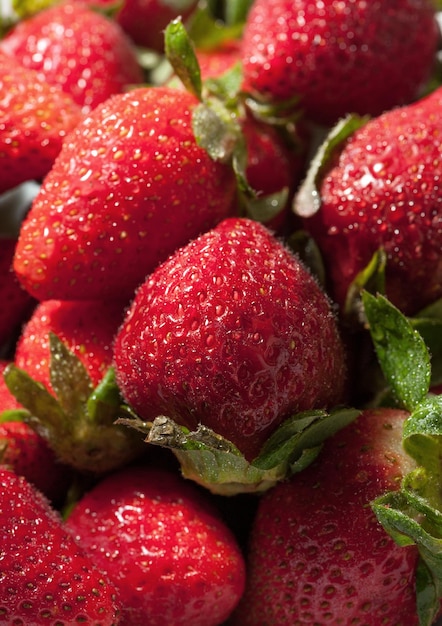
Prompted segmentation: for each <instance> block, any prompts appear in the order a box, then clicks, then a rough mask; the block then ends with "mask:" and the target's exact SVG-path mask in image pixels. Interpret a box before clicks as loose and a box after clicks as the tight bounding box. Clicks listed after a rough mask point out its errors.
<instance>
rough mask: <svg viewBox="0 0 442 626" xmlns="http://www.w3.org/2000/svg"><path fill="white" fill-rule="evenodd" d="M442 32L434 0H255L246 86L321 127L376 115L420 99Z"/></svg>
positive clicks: (246, 37)
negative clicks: (353, 116)
mask: <svg viewBox="0 0 442 626" xmlns="http://www.w3.org/2000/svg"><path fill="white" fill-rule="evenodd" d="M438 39H439V29H438V26H437V23H436V20H435V5H434V3H433V2H432V1H431V0H371V1H370V2H365V1H364V2H362V1H357V2H354V1H353V0H344V1H342V2H317V1H316V0H255V2H254V3H253V4H252V6H251V9H250V11H249V14H248V17H247V21H246V25H245V29H244V33H243V50H242V59H243V67H244V89H245V90H247V91H251V92H252V94H253V95H254V96H256V98H257V99H260V100H264V101H270V102H280V101H284V100H290V99H293V98H297V99H298V101H297V102H296V103H295V105H296V106H298V107H299V108H301V109H302V110H303V112H304V113H305V115H306V116H307V117H308V118H309V119H312V120H314V121H316V122H319V123H321V124H332V123H333V122H335V121H336V120H337V119H338V118H340V117H342V116H343V115H345V114H346V113H359V114H371V115H378V114H380V113H382V112H383V111H384V110H386V109H390V108H392V107H394V106H397V105H402V104H406V103H408V102H411V101H412V100H413V99H414V98H416V97H417V96H418V95H419V93H420V89H421V88H422V86H423V84H424V83H425V81H426V80H428V78H429V77H430V74H431V71H432V68H433V65H434V60H435V54H436V50H437V46H438Z"/></svg>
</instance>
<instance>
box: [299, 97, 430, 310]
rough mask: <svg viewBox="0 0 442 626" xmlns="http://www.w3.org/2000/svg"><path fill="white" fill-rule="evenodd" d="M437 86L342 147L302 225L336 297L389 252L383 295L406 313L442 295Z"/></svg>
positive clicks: (374, 122)
mask: <svg viewBox="0 0 442 626" xmlns="http://www.w3.org/2000/svg"><path fill="white" fill-rule="evenodd" d="M441 106H442V89H438V90H437V91H436V92H434V93H433V94H432V95H431V96H429V97H427V98H426V99H424V100H421V101H420V102H418V103H417V104H414V105H409V106H408V107H403V108H399V109H395V110H392V111H389V112H387V113H385V114H383V115H382V116H379V117H378V118H375V119H372V120H371V121H369V122H368V123H367V124H366V125H365V126H364V127H363V128H361V129H359V130H357V131H356V132H355V133H354V134H353V135H352V136H351V137H350V138H349V139H348V140H347V142H346V144H344V146H343V148H342V150H341V151H340V152H339V153H338V155H337V156H336V158H335V160H334V162H332V163H331V165H330V167H329V168H328V170H327V172H326V174H324V177H323V180H322V181H321V182H320V185H319V192H320V196H321V207H320V209H319V211H318V212H317V213H316V214H315V215H313V217H311V218H307V219H306V220H304V225H305V228H306V229H307V230H308V231H309V232H310V233H311V234H312V235H313V237H314V238H315V240H316V242H317V243H318V245H319V248H320V250H321V252H322V254H323V256H324V259H325V263H326V267H327V271H328V274H329V278H330V289H331V292H332V295H333V298H334V299H335V300H336V301H337V302H338V303H339V304H340V305H341V306H343V304H344V302H345V297H346V293H347V289H348V287H349V285H350V283H351V281H352V280H353V279H354V278H355V277H356V275H357V274H358V272H360V271H361V270H363V269H364V268H365V267H366V265H367V264H368V262H369V261H370V259H371V257H372V255H373V254H374V253H375V252H376V251H377V250H378V249H379V247H381V246H382V247H383V249H384V250H385V252H386V255H387V269H386V293H387V296H388V297H389V299H390V300H391V301H392V302H393V303H394V304H395V305H396V306H398V307H399V308H400V309H401V310H402V311H403V312H404V313H406V314H414V313H416V312H417V311H419V310H420V309H422V308H424V307H425V306H426V305H428V304H430V303H431V302H434V301H435V300H437V299H438V298H440V297H441V296H442V256H441V250H442V221H441V213H442V199H441V195H440V189H439V179H440V175H441V172H442V169H441V166H440V151H441V139H440V123H441V116H440V108H441Z"/></svg>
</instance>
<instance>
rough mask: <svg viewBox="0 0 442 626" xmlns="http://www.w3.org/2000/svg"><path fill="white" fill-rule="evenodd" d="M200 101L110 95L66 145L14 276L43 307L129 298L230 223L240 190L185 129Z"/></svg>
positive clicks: (147, 91)
mask: <svg viewBox="0 0 442 626" xmlns="http://www.w3.org/2000/svg"><path fill="white" fill-rule="evenodd" d="M196 103H197V100H196V98H195V97H194V96H192V95H191V94H189V93H187V92H184V91H180V90H177V89H170V88H162V87H157V88H154V87H151V88H149V87H146V88H139V89H135V90H133V91H131V92H129V93H126V94H120V95H115V96H113V97H112V98H110V99H109V100H108V101H107V102H106V103H103V105H101V106H99V107H97V109H95V111H94V112H93V113H92V114H91V115H90V116H88V117H87V118H86V119H85V120H84V121H83V122H82V123H80V124H79V125H78V126H77V127H76V129H75V130H74V131H73V133H71V134H70V136H69V138H67V139H66V141H65V142H64V145H63V149H62V152H61V153H60V155H59V158H58V159H57V161H56V163H55V164H54V166H53V168H52V169H51V172H50V173H49V174H48V176H47V177H46V178H45V181H44V184H43V186H42V188H41V190H40V193H39V194H38V195H37V197H36V198H35V200H34V202H33V205H32V207H31V210H30V212H29V214H28V216H27V218H26V220H25V221H24V223H23V226H22V229H21V233H20V236H19V241H18V244H17V250H16V256H15V263H14V267H15V271H16V273H17V275H18V277H19V279H20V280H21V282H22V283H23V285H24V286H25V287H26V289H27V290H28V291H29V292H30V293H32V294H35V295H36V297H37V298H38V299H40V300H44V299H49V298H54V297H56V298H57V299H100V298H108V299H109V298H116V297H118V298H131V297H132V296H133V293H134V290H135V288H136V287H138V286H139V284H141V283H142V282H143V280H144V279H145V277H146V275H147V274H148V273H149V272H151V271H152V270H153V269H154V268H155V267H156V266H157V265H158V264H159V263H160V262H161V261H163V260H164V259H166V258H167V256H168V255H169V254H171V253H172V252H173V251H174V250H175V249H176V248H177V247H179V246H181V245H184V244H185V243H187V242H188V241H189V240H190V239H192V238H193V237H196V236H198V235H199V234H200V233H201V232H204V231H205V230H209V228H211V227H213V226H215V225H216V224H217V223H218V222H219V221H221V219H223V218H224V217H226V216H227V215H229V214H231V211H232V205H233V198H234V195H235V193H236V181H235V177H234V174H233V172H232V170H231V168H230V167H229V166H228V165H225V164H222V163H220V162H215V161H213V160H212V159H211V158H210V157H209V156H208V154H207V152H206V151H205V150H204V149H203V148H200V147H199V146H198V145H197V143H196V140H195V137H194V135H193V131H192V125H191V115H192V109H193V108H194V106H195V104H196Z"/></svg>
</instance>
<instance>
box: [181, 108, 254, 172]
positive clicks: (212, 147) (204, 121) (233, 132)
mask: <svg viewBox="0 0 442 626" xmlns="http://www.w3.org/2000/svg"><path fill="white" fill-rule="evenodd" d="M192 127H193V132H194V135H195V139H196V141H197V143H198V145H199V146H201V147H202V148H204V149H205V150H206V151H207V153H208V154H209V156H210V157H211V158H212V159H213V160H215V161H221V162H222V163H228V162H229V161H231V159H232V157H233V154H234V153H235V150H237V148H238V144H239V143H240V142H243V141H244V140H243V136H242V132H241V127H240V124H239V122H238V120H237V119H236V118H235V116H232V114H231V112H230V111H229V110H228V109H227V108H226V107H225V106H224V104H223V103H222V102H221V101H220V100H218V99H216V98H208V99H207V100H205V101H204V102H203V103H201V104H199V105H198V106H196V107H195V108H194V110H193V117H192Z"/></svg>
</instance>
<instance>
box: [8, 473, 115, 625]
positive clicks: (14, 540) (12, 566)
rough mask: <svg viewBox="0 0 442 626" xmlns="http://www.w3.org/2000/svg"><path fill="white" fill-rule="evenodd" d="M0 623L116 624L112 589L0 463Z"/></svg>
mask: <svg viewBox="0 0 442 626" xmlns="http://www.w3.org/2000/svg"><path fill="white" fill-rule="evenodd" d="M0 521H1V523H0V546H1V547H0V555H1V563H2V567H1V572H0V623H2V624H17V625H18V624H28V625H31V624H32V625H33V626H40V625H43V624H48V623H51V624H57V625H59V626H68V625H71V624H74V623H75V624H78V623H88V624H94V625H95V626H99V625H100V626H116V624H117V623H118V619H119V618H118V604H117V602H116V600H115V589H114V586H113V585H112V584H110V583H109V582H108V581H107V580H106V577H105V576H104V575H103V574H102V573H101V572H100V571H99V570H98V569H97V568H96V566H95V565H94V563H93V561H92V560H91V559H90V558H89V557H87V556H86V555H84V554H83V552H82V551H81V549H80V548H79V547H78V546H77V544H76V543H75V541H74V540H73V539H72V537H71V536H70V535H69V534H68V532H67V531H66V530H65V529H64V527H63V525H62V522H61V519H60V518H59V516H58V514H56V513H55V511H54V510H53V509H52V508H51V507H50V506H49V504H48V502H47V500H46V499H45V498H44V497H43V496H42V494H41V493H40V492H39V491H38V490H36V489H35V488H34V487H32V486H31V485H30V484H29V483H28V482H27V481H26V480H25V479H24V478H22V477H19V476H17V475H16V474H15V473H14V472H12V471H10V470H8V469H5V468H4V467H3V468H0Z"/></svg>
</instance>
